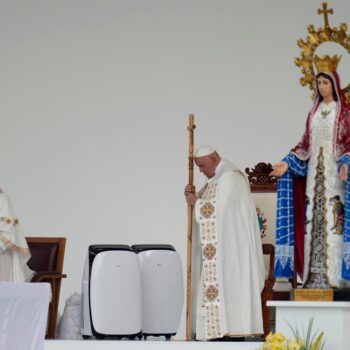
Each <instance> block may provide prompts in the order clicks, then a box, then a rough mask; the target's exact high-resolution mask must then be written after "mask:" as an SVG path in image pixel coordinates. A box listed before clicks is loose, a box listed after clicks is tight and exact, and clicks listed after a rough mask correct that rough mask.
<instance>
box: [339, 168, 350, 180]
mask: <svg viewBox="0 0 350 350" xmlns="http://www.w3.org/2000/svg"><path fill="white" fill-rule="evenodd" d="M348 170H349V167H348V165H347V164H343V165H342V166H341V167H340V170H339V179H340V180H341V181H346V180H347V179H348Z"/></svg>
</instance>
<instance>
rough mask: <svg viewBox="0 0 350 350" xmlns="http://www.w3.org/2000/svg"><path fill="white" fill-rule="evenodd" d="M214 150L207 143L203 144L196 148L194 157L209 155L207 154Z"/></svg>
mask: <svg viewBox="0 0 350 350" xmlns="http://www.w3.org/2000/svg"><path fill="white" fill-rule="evenodd" d="M215 151H216V150H215V149H214V148H213V147H211V146H208V145H203V146H200V147H198V148H197V150H196V152H195V153H194V157H195V158H198V157H205V156H209V154H213V153H214V152H215Z"/></svg>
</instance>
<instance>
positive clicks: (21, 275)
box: [0, 192, 33, 282]
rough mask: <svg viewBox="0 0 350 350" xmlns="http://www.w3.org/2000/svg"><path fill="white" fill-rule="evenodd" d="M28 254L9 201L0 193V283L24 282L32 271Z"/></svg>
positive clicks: (30, 275) (28, 278)
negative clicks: (28, 264)
mask: <svg viewBox="0 0 350 350" xmlns="http://www.w3.org/2000/svg"><path fill="white" fill-rule="evenodd" d="M29 259H30V252H29V249H28V245H27V241H26V239H25V237H24V235H23V232H22V229H21V226H20V222H19V220H18V218H17V217H16V214H15V211H14V209H13V206H12V204H11V202H10V199H9V198H8V197H7V196H6V194H5V193H3V192H0V281H15V282H25V281H28V280H30V278H31V277H32V275H33V271H32V270H30V269H29V267H28V266H27V262H28V260H29Z"/></svg>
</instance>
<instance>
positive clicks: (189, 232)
mask: <svg viewBox="0 0 350 350" xmlns="http://www.w3.org/2000/svg"><path fill="white" fill-rule="evenodd" d="M195 128H196V126H195V125H194V115H193V114H190V115H189V117H188V128H187V130H188V137H189V148H188V184H189V185H191V186H192V185H193V144H194V129H195ZM192 215H193V206H192V205H190V204H188V205H187V216H188V224H187V298H186V340H191V272H192Z"/></svg>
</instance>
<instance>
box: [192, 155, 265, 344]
mask: <svg viewBox="0 0 350 350" xmlns="http://www.w3.org/2000/svg"><path fill="white" fill-rule="evenodd" d="M198 197H199V198H198V200H197V202H196V206H195V213H196V220H197V222H198V231H199V232H195V233H194V235H199V238H200V247H201V249H200V250H199V249H198V250H197V251H198V252H199V254H200V260H199V262H200V265H201V266H200V267H201V273H200V279H199V281H198V280H197V281H198V282H197V283H196V289H197V291H196V293H197V295H196V299H197V301H196V304H197V307H196V337H197V339H214V338H221V337H223V336H244V335H250V334H262V333H263V322H262V310H261V291H262V289H263V285H264V276H265V267H264V261H263V254H262V244H261V238H260V230H259V224H258V218H257V215H256V209H255V205H254V202H253V200H252V198H251V194H250V189H249V184H248V182H247V180H246V178H245V176H244V175H243V174H242V173H241V172H240V171H239V170H238V169H237V168H236V167H235V166H234V165H233V164H231V163H229V162H228V161H225V160H221V162H220V163H219V165H218V167H217V169H216V173H215V175H214V177H212V178H211V179H209V180H208V181H207V183H206V184H205V186H204V187H203V189H202V190H201V191H200V192H199V194H198ZM195 242H196V240H195V239H194V244H195ZM194 250H196V248H194ZM195 261H196V260H195V259H194V263H195ZM194 270H195V268H194Z"/></svg>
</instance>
